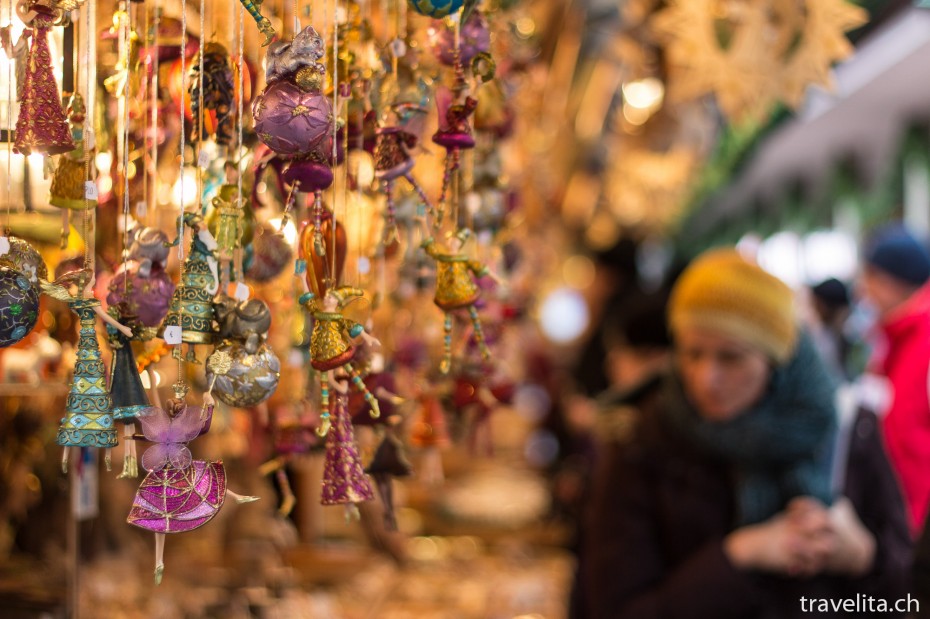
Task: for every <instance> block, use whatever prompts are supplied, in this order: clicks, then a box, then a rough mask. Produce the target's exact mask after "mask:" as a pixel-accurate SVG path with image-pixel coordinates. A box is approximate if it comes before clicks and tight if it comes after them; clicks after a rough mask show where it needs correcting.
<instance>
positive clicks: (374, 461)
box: [365, 430, 413, 531]
mask: <svg viewBox="0 0 930 619" xmlns="http://www.w3.org/2000/svg"><path fill="white" fill-rule="evenodd" d="M365 472H366V473H368V474H369V475H370V476H371V477H372V478H373V479H374V480H375V485H376V486H377V488H378V495H379V496H380V497H381V505H382V507H383V508H384V528H385V529H387V530H388V531H396V530H397V518H396V517H395V515H394V487H393V484H394V481H393V478H395V477H410V476H411V475H412V474H413V466H412V465H411V464H410V461H409V460H407V455H406V454H405V453H404V444H403V443H401V442H400V439H398V438H397V436H395V435H394V432H393V430H388V431H387V432H385V434H384V439H382V441H381V444H380V445H378V449H377V450H375V455H374V456H372V458H371V462H369V463H368V466H367V467H366V468H365Z"/></svg>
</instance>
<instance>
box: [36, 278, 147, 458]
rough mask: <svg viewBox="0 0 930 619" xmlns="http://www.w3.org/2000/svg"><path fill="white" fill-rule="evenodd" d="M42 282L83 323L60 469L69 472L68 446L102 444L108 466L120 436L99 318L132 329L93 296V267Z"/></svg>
mask: <svg viewBox="0 0 930 619" xmlns="http://www.w3.org/2000/svg"><path fill="white" fill-rule="evenodd" d="M41 285H42V290H43V291H44V292H45V293H46V294H48V295H49V296H51V297H53V298H55V299H58V300H59V301H64V302H66V303H67V304H68V305H69V306H70V308H71V311H73V312H74V313H75V314H77V315H78V318H79V320H80V327H81V328H80V332H79V339H78V348H77V361H76V362H75V365H74V379H73V381H72V383H71V391H70V392H69V393H68V399H67V402H66V408H65V412H66V416H65V417H64V419H62V420H61V426H60V427H59V428H58V438H57V439H56V442H57V443H58V444H59V445H61V446H62V447H64V450H63V453H62V458H61V469H62V471H63V472H65V473H67V472H68V448H69V447H100V448H105V449H106V450H107V454H106V463H107V470H109V468H110V452H109V450H110V448H111V447H113V446H115V445H116V442H117V438H116V428H114V427H113V414H112V410H111V409H112V400H111V399H110V391H109V389H108V388H107V382H106V368H105V367H104V365H103V361H102V360H101V358H100V347H99V345H98V343H97V331H96V326H97V318H100V319H101V320H103V321H104V322H105V323H107V324H108V325H110V326H111V327H113V328H114V329H116V330H117V331H119V332H120V333H122V334H123V335H124V336H126V337H127V338H130V337H132V330H131V329H129V328H128V327H126V326H124V325H122V324H120V323H119V322H117V321H116V319H114V318H113V317H111V316H110V315H109V314H107V313H106V312H104V311H103V309H101V307H100V301H98V300H97V299H95V298H94V296H93V285H94V277H93V273H92V272H91V271H90V270H87V269H84V270H81V271H75V272H72V273H68V274H66V275H64V276H63V277H60V278H58V279H57V280H56V281H55V282H54V283H49V282H42V284H41ZM72 288H76V290H77V292H76V293H74V294H72V293H71V289H72Z"/></svg>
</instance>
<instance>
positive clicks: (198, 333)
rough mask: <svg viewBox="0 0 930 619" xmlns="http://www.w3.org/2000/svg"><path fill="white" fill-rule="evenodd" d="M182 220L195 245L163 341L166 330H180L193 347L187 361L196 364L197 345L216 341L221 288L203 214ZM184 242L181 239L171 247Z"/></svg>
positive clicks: (213, 245)
mask: <svg viewBox="0 0 930 619" xmlns="http://www.w3.org/2000/svg"><path fill="white" fill-rule="evenodd" d="M182 219H183V222H184V225H186V226H187V227H189V228H190V229H191V245H190V250H189V251H188V253H187V259H186V260H185V261H184V269H183V270H182V274H181V285H180V286H178V287H177V289H176V290H175V291H174V295H172V297H171V305H170V306H169V308H168V315H167V316H165V320H164V321H163V322H162V325H161V329H160V330H159V337H163V336H164V332H165V328H166V327H171V326H180V327H181V330H182V333H183V335H182V341H183V342H185V343H186V344H188V345H189V350H188V355H187V359H188V361H190V362H192V363H195V362H196V357H195V355H194V350H193V345H194V344H209V343H211V342H212V341H213V339H214V331H215V329H214V325H213V321H214V312H213V297H214V296H215V295H216V291H217V289H218V288H219V268H218V265H217V261H216V249H217V244H216V241H215V240H214V239H213V236H212V235H211V234H210V230H209V229H207V226H206V224H205V223H204V222H203V218H202V217H201V216H200V215H199V214H197V213H184V215H183V216H182ZM181 240H182V239H181V237H180V236H178V238H176V239H175V240H174V242H173V243H172V244H171V246H172V247H173V246H175V245H177V244H178V243H180V242H181Z"/></svg>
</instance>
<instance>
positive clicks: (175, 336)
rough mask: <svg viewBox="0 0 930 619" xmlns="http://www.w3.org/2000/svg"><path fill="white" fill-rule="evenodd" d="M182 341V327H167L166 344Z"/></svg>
mask: <svg viewBox="0 0 930 619" xmlns="http://www.w3.org/2000/svg"><path fill="white" fill-rule="evenodd" d="M180 343H181V327H179V326H178V325H171V326H170V327H165V344H171V345H176V344H180Z"/></svg>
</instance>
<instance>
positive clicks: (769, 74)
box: [651, 0, 867, 121]
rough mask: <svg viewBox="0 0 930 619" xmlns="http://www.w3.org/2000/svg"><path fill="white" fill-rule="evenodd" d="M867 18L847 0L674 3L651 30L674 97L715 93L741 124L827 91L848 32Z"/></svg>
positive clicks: (844, 51) (690, 0) (844, 53)
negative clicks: (815, 87)
mask: <svg viewBox="0 0 930 619" xmlns="http://www.w3.org/2000/svg"><path fill="white" fill-rule="evenodd" d="M866 15H867V14H866V12H865V11H864V10H863V9H861V8H859V7H856V6H853V5H852V4H850V3H849V2H847V1H846V0H671V2H670V3H669V6H668V7H667V8H666V9H664V10H662V11H660V12H659V13H658V14H656V16H655V17H654V18H653V20H652V24H651V26H652V30H653V33H654V34H655V36H656V38H657V39H658V40H659V42H660V43H662V44H664V46H665V52H666V55H667V58H668V60H669V64H670V67H669V74H670V77H669V87H668V91H669V99H670V100H672V101H673V102H676V101H677V102H680V101H686V100H689V99H694V98H696V97H700V96H702V95H705V94H714V95H715V96H716V98H717V102H718V104H719V105H720V108H721V110H722V111H723V113H724V114H726V116H727V117H729V118H730V119H732V120H736V121H743V120H753V119H758V118H760V117H761V116H763V115H764V114H765V113H767V112H768V111H769V110H770V109H771V107H772V106H773V105H774V104H775V103H776V102H778V101H784V102H785V103H788V104H789V105H792V106H797V105H799V104H800V102H801V100H802V98H803V95H804V92H805V90H806V88H807V86H809V85H810V84H820V85H823V86H829V73H830V67H831V66H832V64H833V63H834V62H836V61H838V60H841V59H843V58H844V57H846V56H847V55H848V54H849V53H850V51H851V49H852V48H851V46H850V44H849V42H848V41H847V40H846V37H845V36H844V33H845V32H846V31H848V30H850V29H852V28H855V27H857V26H860V25H862V24H864V23H865V22H866V19H867V16H866Z"/></svg>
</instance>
